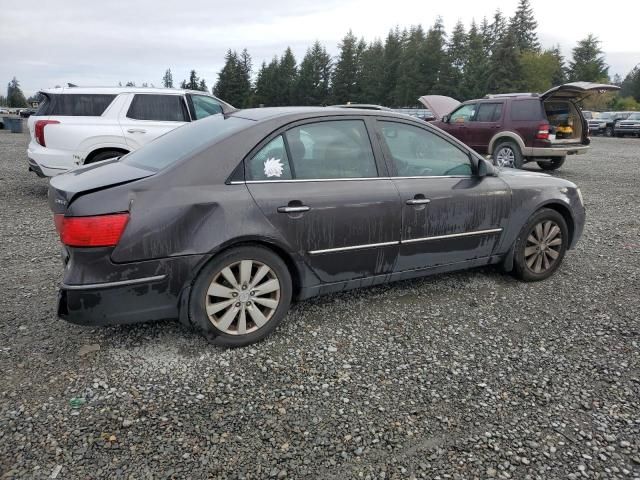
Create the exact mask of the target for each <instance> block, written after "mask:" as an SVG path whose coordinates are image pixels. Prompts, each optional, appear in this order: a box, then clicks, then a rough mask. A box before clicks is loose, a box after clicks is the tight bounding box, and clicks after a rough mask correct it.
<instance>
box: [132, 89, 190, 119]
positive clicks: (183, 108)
mask: <svg viewBox="0 0 640 480" xmlns="http://www.w3.org/2000/svg"><path fill="white" fill-rule="evenodd" d="M138 95H155V96H159V95H162V96H165V97H181V99H182V104H181V105H182V113H185V114H186V118H187V119H186V120H143V119H140V118H131V117H130V116H129V111H130V110H131V106H132V105H133V102H134V100H135V98H136V96H138ZM126 109H127V111H126V112H125V114H124V117H125V118H126V119H127V120H133V121H134V122H156V123H157V122H166V123H189V122H192V121H193V120H192V118H191V112H190V111H189V106H188V105H187V102H186V99H185V96H184V94H181V93H177V94H175V93H135V92H134V93H131V99H130V100H129V103H128V104H126Z"/></svg>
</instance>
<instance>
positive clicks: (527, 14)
mask: <svg viewBox="0 0 640 480" xmlns="http://www.w3.org/2000/svg"><path fill="white" fill-rule="evenodd" d="M510 28H511V29H512V30H513V33H514V35H515V37H516V45H517V46H518V48H519V49H520V52H522V53H524V52H530V51H533V52H539V51H540V42H539V41H538V33H537V32H536V30H537V28H538V22H536V19H535V16H534V14H533V9H532V8H531V3H530V2H529V0H520V1H519V3H518V8H517V9H516V13H515V15H514V16H513V17H512V18H511V24H510Z"/></svg>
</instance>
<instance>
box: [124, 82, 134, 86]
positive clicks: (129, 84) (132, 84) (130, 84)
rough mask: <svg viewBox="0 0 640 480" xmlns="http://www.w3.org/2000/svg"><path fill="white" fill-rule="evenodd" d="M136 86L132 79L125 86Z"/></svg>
mask: <svg viewBox="0 0 640 480" xmlns="http://www.w3.org/2000/svg"><path fill="white" fill-rule="evenodd" d="M135 86H136V82H132V81H128V82H127V83H126V84H125V87H135Z"/></svg>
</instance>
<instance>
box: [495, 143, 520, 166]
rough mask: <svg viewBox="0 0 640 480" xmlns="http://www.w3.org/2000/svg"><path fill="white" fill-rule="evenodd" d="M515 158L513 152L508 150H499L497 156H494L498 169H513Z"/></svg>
mask: <svg viewBox="0 0 640 480" xmlns="http://www.w3.org/2000/svg"><path fill="white" fill-rule="evenodd" d="M515 159H516V156H515V154H514V153H513V150H511V149H510V148H506V147H505V148H501V149H500V150H499V151H498V155H497V156H496V160H497V163H498V166H499V167H513V166H514V163H515Z"/></svg>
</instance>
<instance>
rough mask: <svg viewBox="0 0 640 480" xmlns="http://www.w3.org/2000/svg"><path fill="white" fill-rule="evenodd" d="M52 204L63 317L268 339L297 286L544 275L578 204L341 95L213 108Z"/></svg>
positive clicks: (577, 227)
mask: <svg viewBox="0 0 640 480" xmlns="http://www.w3.org/2000/svg"><path fill="white" fill-rule="evenodd" d="M49 202H50V206H51V209H52V210H53V212H54V214H55V222H56V227H57V229H58V232H59V233H60V238H61V241H62V243H63V244H64V253H63V257H64V262H65V269H64V279H63V283H62V286H61V288H60V295H59V305H58V314H59V316H60V317H62V318H64V319H66V320H69V321H71V322H75V323H81V324H88V325H103V324H114V323H131V322H139V321H146V320H158V319H168V318H179V319H180V320H181V321H182V322H184V323H187V324H191V325H195V326H196V327H198V328H199V329H201V330H202V332H203V333H204V334H205V335H206V336H207V337H208V338H209V339H211V340H212V341H214V342H215V343H218V344H222V345H229V346H240V345H246V344H249V343H252V342H255V341H258V340H260V339H262V338H264V337H265V336H266V335H268V334H269V333H270V332H271V331H273V330H274V329H275V328H276V326H277V325H278V323H279V322H280V321H281V320H282V318H283V317H284V316H285V315H286V313H287V310H288V309H289V305H290V303H291V301H292V300H293V299H297V300H301V299H305V298H309V297H311V296H315V295H321V294H325V293H329V292H337V291H342V290H347V289H351V288H357V287H367V286H370V285H378V284H382V283H386V282H391V281H395V280H402V279H408V278H414V277H421V276H425V275H431V274H436V273H441V272H448V271H452V270H460V269H466V268H471V267H477V266H481V265H491V264H500V265H502V267H503V268H504V270H506V271H512V272H513V273H514V274H515V275H516V276H517V277H519V278H521V279H523V280H526V281H535V280H543V279H545V278H547V277H548V276H549V275H551V274H552V273H553V272H554V271H555V270H557V269H558V268H559V267H560V264H561V262H562V259H563V257H564V255H565V252H566V250H567V249H570V248H572V247H573V246H575V244H576V242H577V241H578V238H579V237H580V235H581V233H582V228H583V225H584V220H585V211H584V207H583V204H582V198H581V195H580V190H579V189H578V188H577V187H576V186H575V185H574V184H573V183H571V182H568V181H566V180H562V179H559V178H554V177H550V176H548V175H546V174H541V173H534V172H528V171H518V170H512V169H508V170H505V171H496V170H495V169H494V167H493V166H492V165H491V164H490V163H489V162H487V161H485V160H484V159H483V158H481V157H480V156H478V155H477V154H475V153H474V152H473V151H472V150H470V149H469V148H467V147H466V146H465V145H463V144H462V143H461V142H459V141H457V140H456V139H455V138H453V137H451V136H450V135H447V134H446V133H443V132H442V131H440V130H438V129H437V128H434V127H432V126H431V125H429V124H427V123H425V122H422V121H420V120H414V119H411V118H409V117H407V116H406V115H399V114H396V113H393V112H385V111H374V110H353V109H343V108H264V109H256V110H241V111H235V112H231V113H226V114H224V115H216V116H213V117H209V118H207V119H204V120H201V121H199V122H195V123H193V124H190V125H187V126H184V127H181V128H179V129H176V130H174V131H172V132H171V133H168V134H166V135H164V136H163V137H161V138H159V139H158V140H156V141H154V142H152V143H151V144H149V145H148V146H146V147H144V148H142V149H140V150H138V151H136V152H134V153H130V154H128V155H126V156H124V157H122V158H120V159H113V160H106V161H104V162H100V163H97V164H92V165H90V166H87V167H84V168H79V169H77V170H74V171H72V172H70V173H68V174H65V175H60V176H58V177H55V178H54V179H52V180H51V186H50V190H49Z"/></svg>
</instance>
